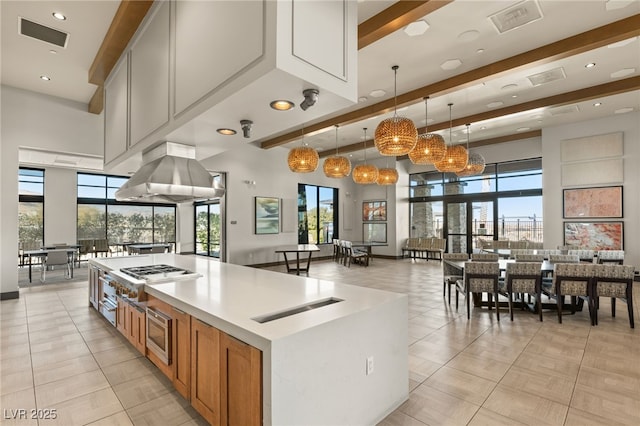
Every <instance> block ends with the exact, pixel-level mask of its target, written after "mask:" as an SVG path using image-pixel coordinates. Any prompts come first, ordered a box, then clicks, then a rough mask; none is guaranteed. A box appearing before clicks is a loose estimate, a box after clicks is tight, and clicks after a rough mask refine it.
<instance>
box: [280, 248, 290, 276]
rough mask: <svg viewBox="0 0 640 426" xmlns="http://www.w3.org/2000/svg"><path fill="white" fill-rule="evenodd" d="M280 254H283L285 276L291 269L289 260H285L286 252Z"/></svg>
mask: <svg viewBox="0 0 640 426" xmlns="http://www.w3.org/2000/svg"><path fill="white" fill-rule="evenodd" d="M282 254H284V266H286V267H287V274H288V273H289V272H291V268H289V259H287V252H286V251H285V252H283V253H282Z"/></svg>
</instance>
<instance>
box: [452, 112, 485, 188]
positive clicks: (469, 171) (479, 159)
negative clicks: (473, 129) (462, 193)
mask: <svg viewBox="0 0 640 426" xmlns="http://www.w3.org/2000/svg"><path fill="white" fill-rule="evenodd" d="M470 126H471V124H467V152H468V153H469V160H468V161H467V166H466V167H465V168H464V170H462V171H460V172H457V173H456V175H458V176H461V177H462V176H476V175H481V174H482V173H483V172H484V168H485V161H484V157H483V156H482V155H480V154H478V153H477V152H470V151H469V133H470V131H469V127H470Z"/></svg>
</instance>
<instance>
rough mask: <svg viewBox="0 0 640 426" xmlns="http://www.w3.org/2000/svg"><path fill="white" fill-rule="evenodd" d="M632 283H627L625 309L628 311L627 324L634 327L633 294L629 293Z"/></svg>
mask: <svg viewBox="0 0 640 426" xmlns="http://www.w3.org/2000/svg"><path fill="white" fill-rule="evenodd" d="M631 286H633V283H631V284H629V285H627V311H629V326H630V327H631V328H634V323H633V294H632V293H631Z"/></svg>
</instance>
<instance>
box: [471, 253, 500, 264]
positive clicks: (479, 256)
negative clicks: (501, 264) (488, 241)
mask: <svg viewBox="0 0 640 426" xmlns="http://www.w3.org/2000/svg"><path fill="white" fill-rule="evenodd" d="M498 259H500V256H499V255H498V254H497V253H471V260H472V261H477V262H497V261H498Z"/></svg>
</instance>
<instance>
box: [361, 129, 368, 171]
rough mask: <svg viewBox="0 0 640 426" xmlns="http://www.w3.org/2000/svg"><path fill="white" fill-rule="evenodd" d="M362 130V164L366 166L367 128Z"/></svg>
mask: <svg viewBox="0 0 640 426" xmlns="http://www.w3.org/2000/svg"><path fill="white" fill-rule="evenodd" d="M362 130H364V141H362V144H363V145H364V164H367V128H366V127H363V128H362Z"/></svg>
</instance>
